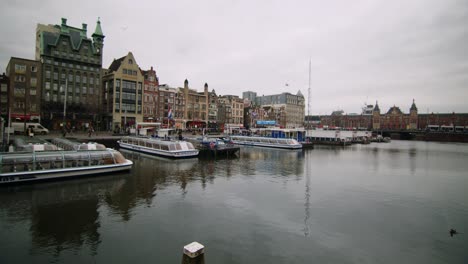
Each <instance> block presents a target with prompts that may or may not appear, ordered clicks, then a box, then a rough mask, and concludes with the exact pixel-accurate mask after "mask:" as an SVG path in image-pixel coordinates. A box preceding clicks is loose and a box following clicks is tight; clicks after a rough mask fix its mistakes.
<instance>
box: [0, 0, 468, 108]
mask: <svg viewBox="0 0 468 264" xmlns="http://www.w3.org/2000/svg"><path fill="white" fill-rule="evenodd" d="M62 17H65V18H67V19H68V21H67V24H68V25H70V26H74V27H78V28H81V24H82V23H86V24H88V37H91V34H92V33H93V32H94V29H95V27H96V21H97V19H98V17H99V18H100V21H101V26H102V30H103V33H104V35H105V39H104V57H103V67H104V68H107V67H109V66H110V64H111V63H112V60H113V59H117V58H120V57H123V56H125V55H127V53H128V52H132V53H133V55H134V56H135V59H136V62H137V63H138V65H139V66H140V68H141V69H143V70H147V69H149V68H150V67H151V66H153V68H154V69H155V70H156V72H157V75H158V77H159V80H160V83H165V84H168V85H170V86H171V87H182V86H183V83H184V80H185V79H188V81H189V86H190V87H191V88H193V89H197V90H198V91H202V90H203V86H204V84H205V82H206V83H208V85H209V90H210V91H211V90H212V89H214V90H215V91H216V93H217V94H218V95H238V96H242V92H244V91H253V92H256V93H257V95H259V96H261V95H272V94H280V93H283V92H289V93H292V94H296V93H297V92H298V91H301V93H302V94H303V95H304V97H305V100H306V114H314V115H317V114H318V115H325V114H330V113H331V112H332V111H334V110H340V109H341V110H343V111H344V112H345V113H360V112H361V108H362V107H363V106H364V104H365V103H367V104H375V102H378V104H379V107H380V109H381V111H382V112H386V111H387V110H388V109H389V108H390V107H392V106H394V105H395V106H398V107H400V109H401V110H402V111H403V112H405V113H408V112H409V108H410V106H411V104H412V101H413V99H414V100H415V102H416V106H417V107H418V110H419V113H427V112H429V113H431V112H434V113H451V112H456V113H460V112H463V113H468V103H467V98H468V46H467V43H468V0H392V1H388V0H353V1H349V0H341V1H340V0H331V1H325V0H321V1H317V0H304V1H294V0H289V1H276V0H255V1H248V0H245V1H244V0H222V1H220V0H217V1H216V0H206V1H205V0H197V1H193V0H182V1H179V0H171V1H162V0H152V1H118V0H112V1H111V0H102V1H94V0H81V1H56V0H41V1H33V0H30V1H23V0H6V1H5V0H4V1H3V3H2V6H1V9H0V25H1V26H0V36H1V38H0V73H1V72H4V71H5V69H6V66H7V64H8V61H9V59H10V58H11V57H19V58H26V59H34V52H35V51H34V49H35V29H36V25H37V24H38V23H41V24H60V23H61V18H62ZM309 65H310V70H309ZM309 78H310V82H309Z"/></svg>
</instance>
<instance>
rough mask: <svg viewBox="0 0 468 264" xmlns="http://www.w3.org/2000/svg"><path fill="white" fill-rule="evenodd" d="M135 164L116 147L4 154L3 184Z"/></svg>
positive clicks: (1, 160)
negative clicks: (115, 148)
mask: <svg viewBox="0 0 468 264" xmlns="http://www.w3.org/2000/svg"><path fill="white" fill-rule="evenodd" d="M132 164H133V162H132V161H130V160H127V159H125V158H124V156H123V155H122V154H121V153H120V152H118V151H116V150H114V149H105V150H93V151H84V150H81V151H43V152H42V151H41V152H16V153H1V154H0V184H4V183H19V182H30V181H39V180H47V179H56V178H70V177H76V176H88V175H93V174H99V173H109V172H117V171H123V170H129V169H131V167H132Z"/></svg>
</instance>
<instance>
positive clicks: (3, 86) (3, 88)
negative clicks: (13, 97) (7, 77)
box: [0, 83, 7, 92]
mask: <svg viewBox="0 0 468 264" xmlns="http://www.w3.org/2000/svg"><path fill="white" fill-rule="evenodd" d="M1 87H2V88H1V90H0V91H2V92H6V91H7V85H6V84H4V83H2V86H1Z"/></svg>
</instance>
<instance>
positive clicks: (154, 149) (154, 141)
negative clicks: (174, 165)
mask: <svg viewBox="0 0 468 264" xmlns="http://www.w3.org/2000/svg"><path fill="white" fill-rule="evenodd" d="M117 143H119V146H120V147H121V148H126V149H130V150H134V151H140V152H143V153H146V154H152V155H159V156H163V157H167V158H192V157H196V156H198V152H199V151H198V150H197V149H195V147H194V146H193V144H192V143H190V142H187V141H182V140H162V139H159V138H146V137H132V136H128V137H123V138H122V139H121V140H119V141H117Z"/></svg>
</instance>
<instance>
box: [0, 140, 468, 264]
mask: <svg viewBox="0 0 468 264" xmlns="http://www.w3.org/2000/svg"><path fill="white" fill-rule="evenodd" d="M124 154H125V155H126V157H128V158H130V159H132V160H133V161H134V162H135V164H134V168H133V170H132V171H131V172H129V173H120V174H118V175H107V176H100V177H93V178H81V179H73V180H67V181H56V182H47V183H38V184H31V185H22V186H10V187H1V188H0V238H1V242H0V263H133V264H136V263H145V264H147V263H180V261H181V258H182V248H183V246H184V245H185V244H188V243H190V242H193V241H198V242H200V243H202V244H203V245H205V249H206V253H205V260H206V263H207V264H214V263H244V264H245V263H392V264H393V263H468V190H467V187H468V144H452V143H449V144H441V143H427V142H416V141H392V142H391V143H389V144H385V143H380V144H378V143H372V144H370V145H354V146H350V147H346V148H330V147H320V146H317V147H316V148H315V149H306V150H301V151H289V150H279V149H264V148H255V147H242V148H241V152H240V154H239V156H238V157H237V158H230V159H218V160H209V159H200V160H199V159H189V160H167V159H163V158H155V157H150V156H145V155H140V154H136V153H132V152H124ZM451 228H454V229H456V230H457V231H458V232H461V234H458V235H455V236H454V237H450V235H449V230H450V229H451Z"/></svg>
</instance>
